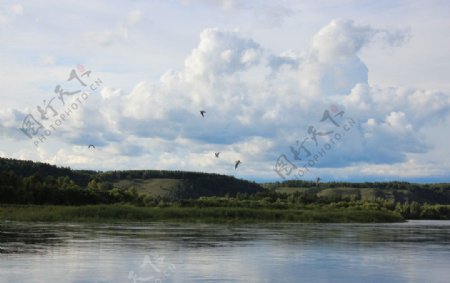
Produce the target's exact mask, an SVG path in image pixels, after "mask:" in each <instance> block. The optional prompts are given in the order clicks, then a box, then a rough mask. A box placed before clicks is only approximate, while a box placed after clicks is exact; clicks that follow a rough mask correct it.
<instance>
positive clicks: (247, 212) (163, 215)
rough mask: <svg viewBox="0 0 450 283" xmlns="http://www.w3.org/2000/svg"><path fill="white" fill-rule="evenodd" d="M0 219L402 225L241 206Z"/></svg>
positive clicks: (116, 209) (360, 212)
mask: <svg viewBox="0 0 450 283" xmlns="http://www.w3.org/2000/svg"><path fill="white" fill-rule="evenodd" d="M0 220H11V221H62V222H65V221H67V222H69V221H70V222H123V221H133V222H134V221H143V222H144V221H145V222H147V221H182V222H219V223H220V222H308V223H311V222H327V223H349V222H401V221H403V218H402V217H401V216H400V215H398V214H396V213H393V212H390V211H384V210H370V209H357V208H339V209H332V208H317V209H313V210H311V209H309V210H302V209H252V208H241V207H229V208H228V207H205V208H199V207H175V206H170V207H136V206H131V205H86V206H50V205H44V206H37V205H26V206H17V205H12V206H3V207H0Z"/></svg>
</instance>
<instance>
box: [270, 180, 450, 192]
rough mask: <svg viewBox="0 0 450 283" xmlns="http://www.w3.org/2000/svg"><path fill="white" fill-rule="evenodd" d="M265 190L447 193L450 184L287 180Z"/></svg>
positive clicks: (274, 183) (272, 184)
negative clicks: (346, 189) (425, 190)
mask: <svg viewBox="0 0 450 283" xmlns="http://www.w3.org/2000/svg"><path fill="white" fill-rule="evenodd" d="M264 186H265V187H267V188H271V189H274V188H279V187H289V188H342V187H345V188H358V189H363V188H371V189H380V190H420V189H432V190H439V191H449V190H450V183H436V184H418V183H409V182H400V181H392V182H319V184H317V182H316V181H303V180H287V181H283V182H272V183H266V184H264Z"/></svg>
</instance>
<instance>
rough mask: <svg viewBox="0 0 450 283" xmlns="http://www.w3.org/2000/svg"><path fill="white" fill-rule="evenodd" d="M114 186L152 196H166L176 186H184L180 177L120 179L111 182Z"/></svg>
mask: <svg viewBox="0 0 450 283" xmlns="http://www.w3.org/2000/svg"><path fill="white" fill-rule="evenodd" d="M112 184H113V186H114V187H116V188H121V189H133V188H134V189H136V191H137V192H138V193H139V194H146V195H150V196H152V197H157V196H161V197H163V196H166V195H168V194H169V193H170V192H171V191H173V190H174V189H176V188H179V187H183V186H184V180H182V179H158V178H155V179H131V180H127V179H122V180H118V181H116V182H113V183H112Z"/></svg>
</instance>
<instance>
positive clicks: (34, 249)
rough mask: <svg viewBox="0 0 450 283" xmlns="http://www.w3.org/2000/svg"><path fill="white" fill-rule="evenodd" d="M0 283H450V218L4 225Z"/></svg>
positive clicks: (1, 225)
mask: <svg viewBox="0 0 450 283" xmlns="http://www.w3.org/2000/svg"><path fill="white" fill-rule="evenodd" d="M0 282H8V283H10V282H11V283H12V282H14V283H15V282H77V283H87V282H120V283H124V282H161V283H163V282H346V283H347V282H428V283H429V282H450V221H410V222H408V223H401V224H252V225H214V224H161V223H139V224H114V225H98V224H49V223H21V222H1V223H0Z"/></svg>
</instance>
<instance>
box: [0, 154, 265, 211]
mask: <svg viewBox="0 0 450 283" xmlns="http://www.w3.org/2000/svg"><path fill="white" fill-rule="evenodd" d="M262 190H263V189H262V187H260V186H259V185H258V184H256V183H254V182H249V181H246V180H240V179H236V178H234V177H232V176H225V175H219V174H210V173H198V172H185V171H164V170H126V171H107V172H100V171H98V172H97V171H87V170H72V169H70V168H64V167H57V166H54V165H50V164H46V163H40V162H33V161H23V160H15V159H6V158H0V203H36V204H84V203H88V204H95V203H115V202H123V201H124V202H127V201H130V200H136V199H140V200H141V202H142V201H143V200H144V199H145V198H147V199H148V200H151V199H154V198H158V199H161V198H163V199H167V200H175V199H190V198H198V197H201V196H225V195H229V196H235V195H236V194H237V193H255V192H258V191H262Z"/></svg>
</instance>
